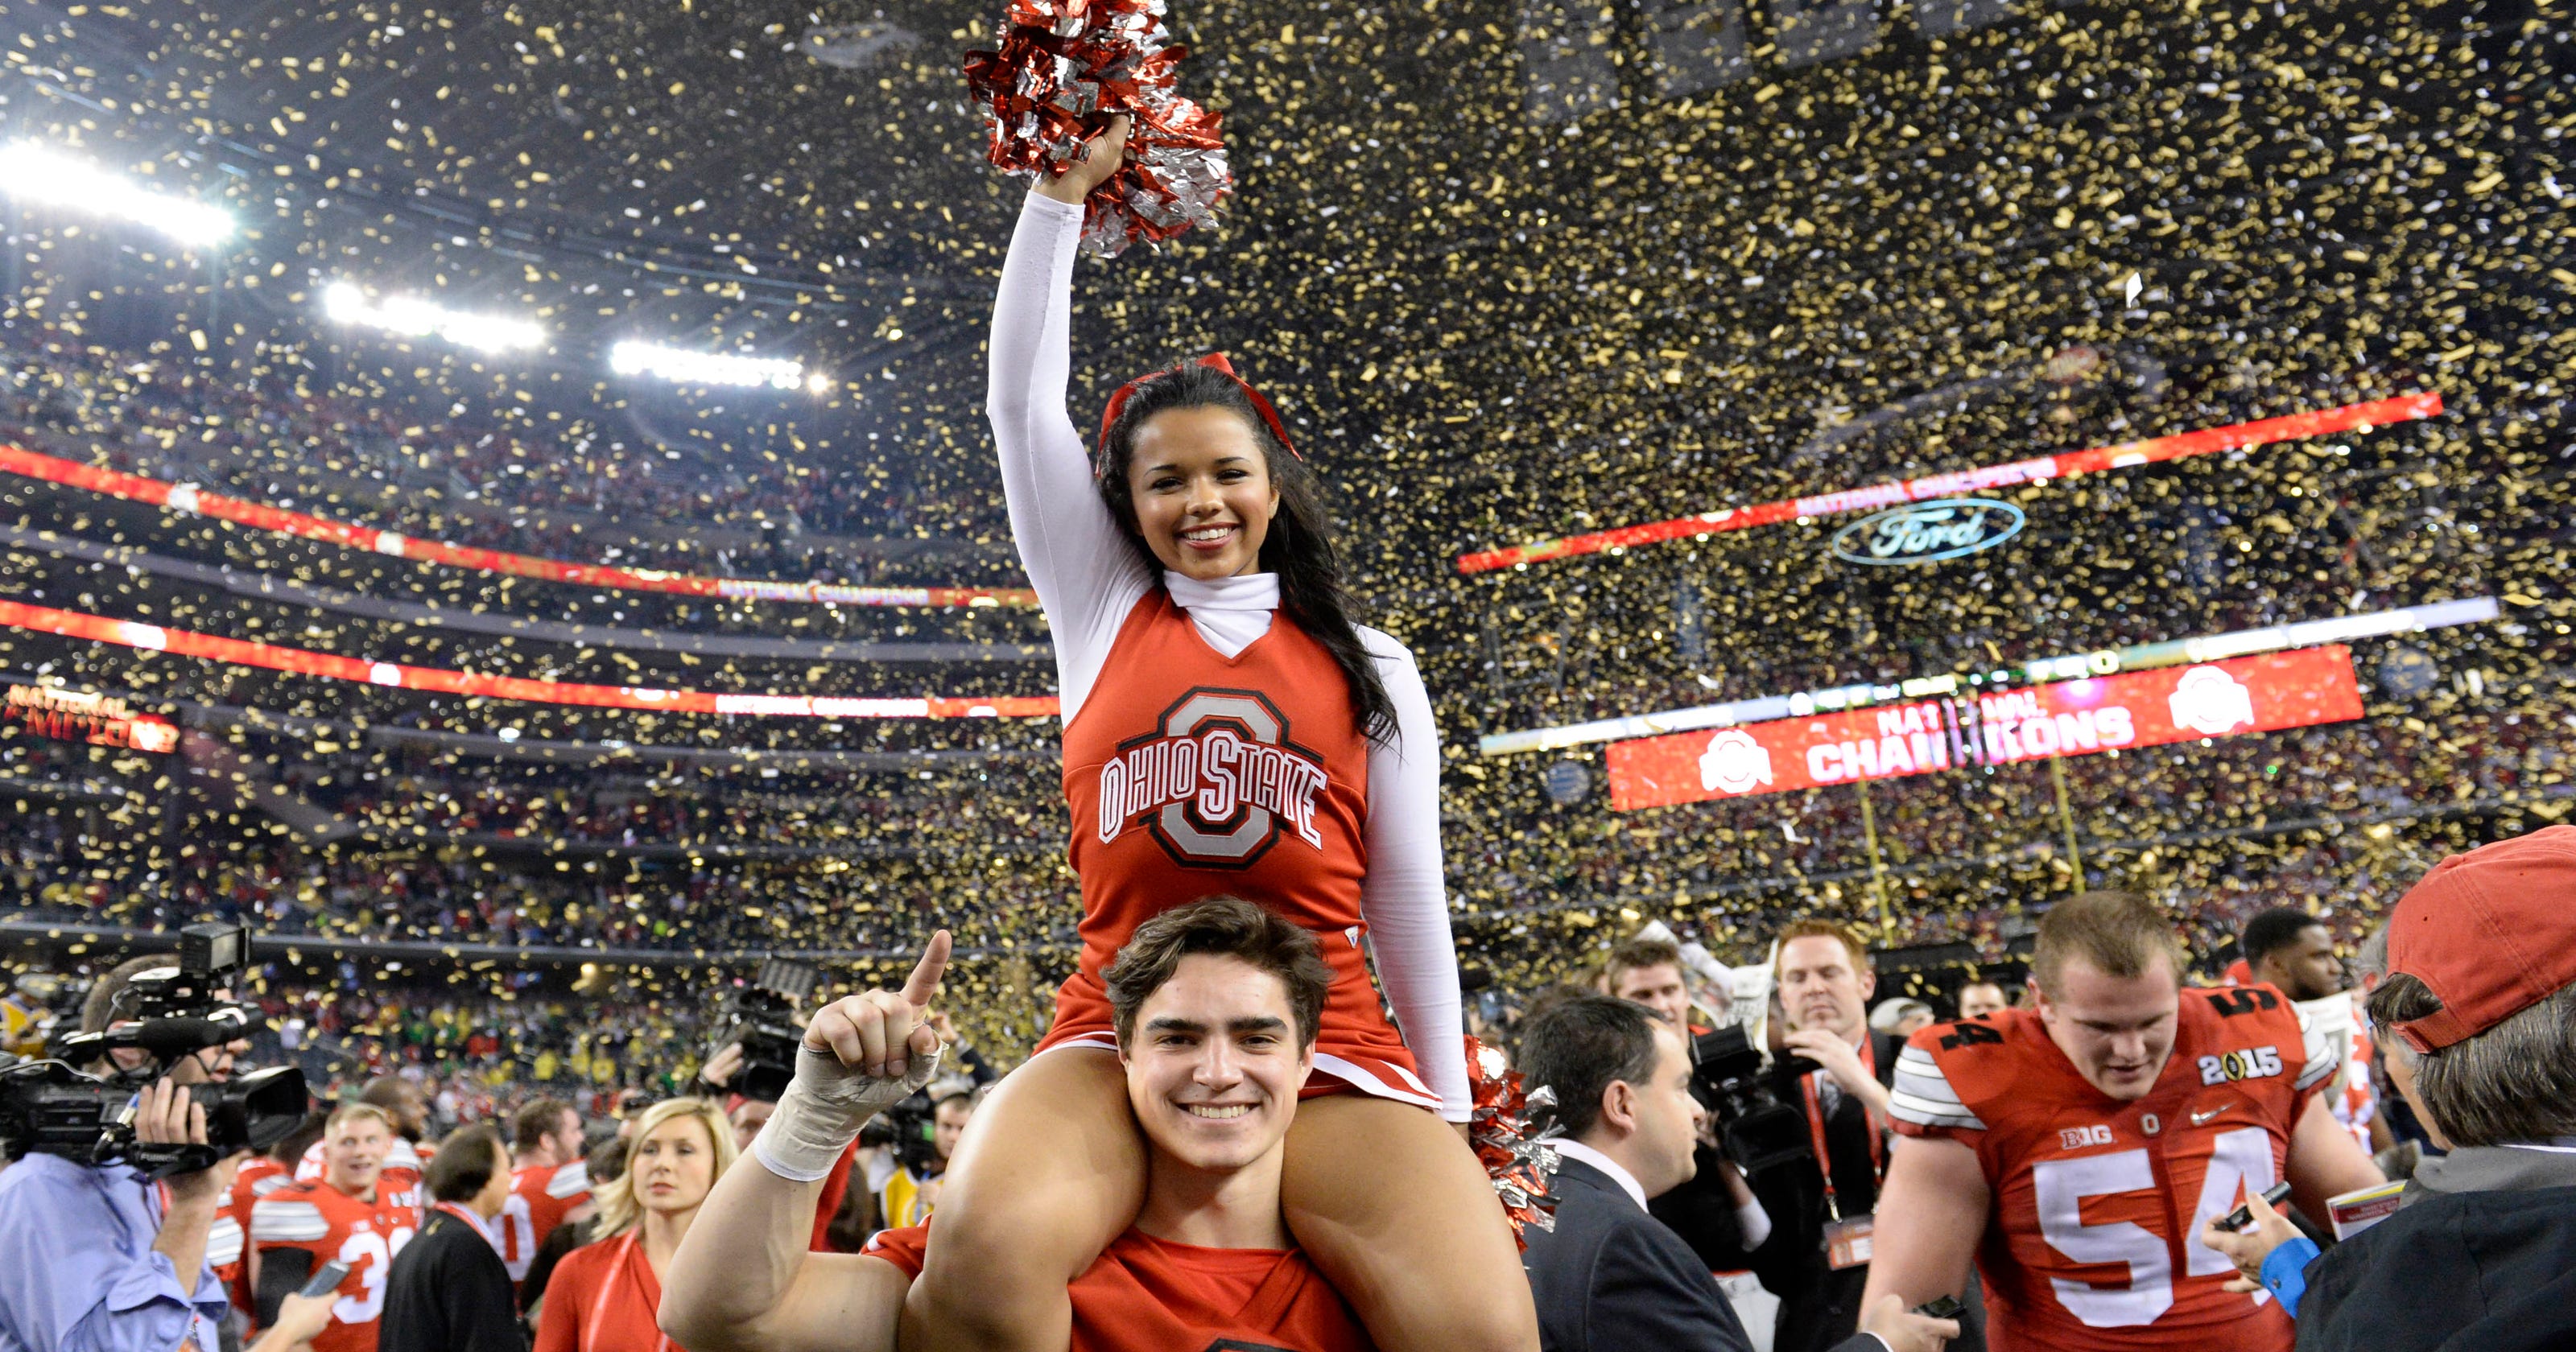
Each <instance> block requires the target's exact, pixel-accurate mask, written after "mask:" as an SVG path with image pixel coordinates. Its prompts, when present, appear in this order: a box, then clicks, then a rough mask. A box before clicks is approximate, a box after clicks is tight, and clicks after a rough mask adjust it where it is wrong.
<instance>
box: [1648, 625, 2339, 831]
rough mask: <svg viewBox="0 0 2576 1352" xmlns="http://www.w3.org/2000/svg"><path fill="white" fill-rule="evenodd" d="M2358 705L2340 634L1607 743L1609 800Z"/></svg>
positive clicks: (1743, 792) (1959, 763)
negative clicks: (2083, 676) (2319, 641)
mask: <svg viewBox="0 0 2576 1352" xmlns="http://www.w3.org/2000/svg"><path fill="white" fill-rule="evenodd" d="M2359 717H2361V689H2360V686H2359V685H2358V683H2357V682H2356V681H2355V680H2354V677H2353V669H2352V650H2351V649H2349V648H2346V647H2343V646H2341V645H2339V644H2338V645H2334V646H2329V647H2323V648H2302V649H2298V650H2295V651H2292V652H2280V653H2265V654H2262V655H2261V656H2256V657H2238V658H2231V659H2228V660H2226V661H2220V662H2203V663H2199V664H2196V665H2193V666H2188V667H2166V668H2162V669H2158V670H2153V671H2136V672H2129V673H2126V674H2124V675H2118V676H2103V677H2097V678H2093V679H2089V680H2080V681H2061V682H2058V683H2056V684H2052V685H2038V686H2029V687H2025V688H2022V689H2018V690H1996V691H1990V692H1981V693H1976V694H1968V695H1959V696H1953V697H1950V698H1945V699H1932V700H1922V701H1918V702H1916V703H1912V704H1897V705H1888V706H1884V707H1880V708H1872V709H1856V710H1853V711H1851V712H1848V713H1836V714H1818V715H1815V716H1813V717H1807V718H1784V719H1779V720H1777V721H1774V722H1769V723H1755V724H1749V725H1745V726H1740V727H1731V728H1719V729H1717V730H1715V731H1713V732H1706V731H1703V732H1685V733H1676V734H1674V735H1672V736H1669V737H1646V738H1639V739H1636V740H1633V741H1626V742H1615V743H1612V744H1611V747H1610V757H1609V760H1610V805H1611V806H1612V807H1613V808H1615V809H1617V810H1619V811H1622V812H1630V811H1635V810H1637V809H1639V808H1649V807H1667V806H1670V805H1672V804H1675V803H1698V802H1706V801H1708V800H1710V799H1716V798H1749V797H1753V796H1755V795H1758V794H1766V793H1787V792H1790V791H1792V790H1795V789H1812V788H1822V787H1825V786H1828V785H1833V784H1850V783H1855V782H1858V781H1861V780H1870V779H1896V778H1900V777H1902V776H1906V775H1920V774H1930V773H1932V772H1934V771H1937V770H1953V769H1960V768H1963V767H1966V766H1972V765H2011V764H2016V763H2019V762H2023V761H2037V760H2047V759H2050V758H2051V757H2056V756H2085V755H2092V754H2094V753H2096V752H2102V751H2117V750H2123V749H2126V748H2129V747H2140V746H2163V745H2167V744H2170V743H2174V742H2187V741H2192V740H2195V739H2197V738H2204V737H2233V736H2237V735H2239V734H2242V733H2249V732H2275V731H2279V730H2280V729H2283V728H2304V727H2311V726H2314V725H2316V724H2320V723H2340V722H2345V721H2347V720H2350V719H2355V718H2359Z"/></svg>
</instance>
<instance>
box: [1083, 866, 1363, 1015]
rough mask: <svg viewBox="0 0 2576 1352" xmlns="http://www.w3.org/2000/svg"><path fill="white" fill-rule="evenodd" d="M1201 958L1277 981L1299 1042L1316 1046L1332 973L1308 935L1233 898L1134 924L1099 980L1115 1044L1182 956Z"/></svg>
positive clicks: (1216, 899) (1270, 913)
mask: <svg viewBox="0 0 2576 1352" xmlns="http://www.w3.org/2000/svg"><path fill="white" fill-rule="evenodd" d="M1201 953H1203V954H1206V955H1208V956H1210V957H1220V958H1234V959H1237V960H1239V961H1242V962H1245V963H1249V964H1251V965H1252V966H1254V967H1257V968H1260V969H1261V970H1262V971H1265V972H1268V973H1270V974H1271V975H1272V976H1275V977H1277V978H1279V984H1281V985H1282V986H1285V987H1287V988H1288V1005H1289V1007H1290V1008H1291V1009H1293V1010H1295V1011H1296V1015H1297V1043H1298V1045H1299V1046H1301V1047H1311V1046H1313V1045H1314V1044H1315V1034H1316V1032H1317V1031H1318V1030H1319V1029H1320V1028H1321V1027H1322V1026H1323V1020H1324V995H1325V993H1326V992H1327V991H1329V990H1331V989H1332V985H1333V969H1332V968H1331V967H1328V966H1326V965H1325V963H1324V954H1323V950H1322V949H1320V948H1318V947H1316V945H1315V936H1314V935H1311V934H1308V933H1307V932H1306V931H1304V930H1303V929H1300V928H1298V927H1297V926H1296V925H1294V924H1291V923H1289V922H1288V921H1287V920H1285V919H1282V918H1281V917H1280V916H1279V915H1278V914H1277V913H1276V912H1273V911H1270V910H1268V909H1266V908H1263V907H1260V906H1255V905H1253V904H1252V903H1251V902H1248V901H1245V900H1243V899H1242V898H1240V897H1209V898H1207V899H1206V900H1204V901H1194V902H1191V903H1190V904H1189V905H1187V906H1175V907H1173V908H1172V909H1171V910H1168V911H1165V912H1163V913H1162V914H1161V915H1158V916H1155V917H1154V918H1153V919H1151V920H1148V921H1146V922H1145V923H1144V924H1141V925H1138V926H1137V927H1136V932H1135V934H1133V935H1131V936H1129V938H1128V940H1127V945H1126V947H1124V948H1121V949H1119V950H1118V956H1117V957H1116V958H1114V959H1112V960H1111V961H1110V964H1109V969H1108V970H1107V971H1104V972H1102V973H1101V974H1100V983H1101V984H1102V985H1103V986H1106V987H1107V988H1108V990H1109V1010H1110V1014H1111V1017H1112V1019H1113V1020H1114V1022H1115V1024H1116V1027H1117V1030H1118V1045H1120V1046H1122V1047H1123V1046H1125V1045H1127V1039H1128V1036H1129V1035H1130V1034H1132V1033H1134V1032H1135V1031H1136V1011H1137V1010H1139V1009H1142V1008H1144V1005H1145V1001H1146V999H1147V998H1148V997H1150V996H1152V995H1153V993H1154V992H1156V991H1158V990H1161V989H1162V988H1163V984H1164V983H1165V982H1167V981H1170V980H1171V979H1172V974H1173V973H1174V972H1177V971H1179V970H1180V967H1181V959H1183V958H1186V957H1189V956H1191V955H1192V954H1201Z"/></svg>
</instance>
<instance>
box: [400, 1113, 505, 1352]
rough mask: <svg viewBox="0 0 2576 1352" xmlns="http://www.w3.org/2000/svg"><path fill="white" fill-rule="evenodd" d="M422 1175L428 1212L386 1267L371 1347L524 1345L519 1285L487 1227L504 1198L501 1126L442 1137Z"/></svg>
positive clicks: (437, 1349)
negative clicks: (382, 1304) (380, 1312)
mask: <svg viewBox="0 0 2576 1352" xmlns="http://www.w3.org/2000/svg"><path fill="white" fill-rule="evenodd" d="M422 1182H423V1183H425V1184H426V1185H427V1186H428V1188H429V1195H430V1199H431V1204H432V1205H431V1210H430V1213H429V1219H428V1221H426V1222H425V1223H423V1225H422V1226H421V1231H420V1233H419V1234H418V1235H417V1236H415V1237H413V1239H412V1241H411V1243H409V1244H406V1245H404V1246H403V1251H402V1252H401V1253H399V1254H396V1255H394V1265H393V1270H392V1271H391V1272H390V1273H388V1274H386V1278H385V1313H384V1323H383V1325H382V1326H381V1331H380V1332H379V1333H378V1335H377V1340H376V1346H377V1352H527V1347H528V1341H527V1338H526V1337H525V1336H524V1335H522V1334H521V1333H520V1331H519V1295H518V1289H517V1287H515V1286H514V1285H512V1283H511V1281H510V1269H509V1265H508V1264H506V1263H504V1262H502V1261H501V1248H500V1245H499V1244H497V1243H495V1242H494V1240H493V1235H492V1223H493V1219H494V1218H495V1217H497V1216H499V1215H500V1214H501V1208H502V1207H504V1206H506V1205H508V1204H509V1200H510V1152H509V1150H508V1149H507V1148H506V1147H504V1146H503V1145H502V1144H501V1133H500V1132H498V1131H495V1130H494V1129H492V1128H491V1127H489V1126H481V1127H469V1128H467V1129H466V1130H464V1131H460V1132H458V1133H456V1134H455V1135H453V1136H450V1137H448V1138H447V1140H446V1141H445V1143H443V1144H441V1145H440V1146H439V1148H438V1153H437V1154H436V1155H433V1156H431V1157H430V1161H429V1168H428V1170H427V1171H426V1172H425V1173H424V1175H423V1177H422Z"/></svg>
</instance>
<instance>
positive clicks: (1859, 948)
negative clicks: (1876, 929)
mask: <svg viewBox="0 0 2576 1352" xmlns="http://www.w3.org/2000/svg"><path fill="white" fill-rule="evenodd" d="M1792 939H1831V940H1833V941H1834V942H1835V943H1838V944H1841V945H1842V946H1843V951H1844V952H1845V953H1849V954H1850V955H1851V960H1852V970H1853V971H1855V972H1866V971H1868V970H1869V948H1868V946H1867V945H1865V944H1863V943H1861V941H1860V936H1859V935H1857V934H1854V933H1852V932H1851V928H1850V927H1849V926H1847V925H1842V924H1839V923H1837V922H1835V921H1831V920H1792V921H1790V922H1789V925H1788V927H1787V928H1786V929H1783V930H1781V931H1780V946H1779V947H1777V948H1775V949H1773V950H1771V951H1772V954H1773V957H1772V959H1771V966H1772V970H1773V971H1774V972H1775V973H1776V972H1777V971H1778V970H1779V966H1780V959H1779V957H1778V955H1779V954H1781V953H1786V952H1788V951H1789V941H1790V940H1792Z"/></svg>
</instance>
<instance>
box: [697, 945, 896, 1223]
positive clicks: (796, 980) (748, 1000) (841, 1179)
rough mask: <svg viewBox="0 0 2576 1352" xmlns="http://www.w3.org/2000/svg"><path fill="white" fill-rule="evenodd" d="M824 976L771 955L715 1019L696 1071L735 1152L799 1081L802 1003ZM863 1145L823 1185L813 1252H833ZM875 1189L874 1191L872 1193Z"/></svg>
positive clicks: (844, 1158) (730, 995)
mask: <svg viewBox="0 0 2576 1352" xmlns="http://www.w3.org/2000/svg"><path fill="white" fill-rule="evenodd" d="M822 979H823V973H822V971H821V970H820V969H819V968H816V967H813V966H811V965H809V964H806V963H801V962H791V961H789V960H787V959H785V958H771V959H768V960H767V961H765V962H763V963H761V964H760V970H759V971H758V972H756V973H754V974H753V976H752V979H751V980H750V981H749V982H746V983H744V984H742V985H740V986H736V987H734V989H733V990H732V991H731V992H729V993H728V994H727V995H726V996H725V1003H724V1008H723V1009H722V1010H721V1011H720V1012H719V1013H718V1014H717V1016H716V1028H717V1032H716V1035H715V1038H714V1040H713V1043H712V1045H711V1047H710V1049H709V1052H708V1055H707V1060H706V1064H705V1065H704V1066H702V1067H700V1068H699V1070H698V1083H699V1084H700V1085H702V1086H704V1091H703V1092H704V1094H705V1096H706V1097H707V1098H708V1099H710V1100H712V1101H714V1102H716V1103H718V1104H719V1105H721V1106H722V1108H723V1110H724V1114H725V1120H726V1125H727V1126H729V1127H730V1128H731V1129H732V1132H733V1136H734V1143H735V1148H736V1149H737V1150H739V1149H742V1148H743V1147H744V1145H745V1144H746V1143H748V1142H749V1141H750V1140H751V1138H752V1137H753V1136H756V1135H758V1134H759V1132H760V1129H761V1127H762V1126H764V1125H766V1124H767V1123H768V1121H769V1116H770V1113H771V1112H772V1111H774V1110H775V1109H776V1107H777V1105H778V1097H779V1095H781V1094H783V1093H785V1092H787V1085H788V1082H789V1081H791V1080H793V1079H794V1078H795V1077H796V1048H797V1045H798V1044H799V1043H800V1042H802V1041H803V1040H804V1036H805V1034H804V1029H803V1026H802V1025H801V1024H800V1023H799V1021H798V1019H797V1014H796V1009H797V1006H798V1005H799V1004H800V1003H801V1002H803V1001H804V1000H805V999H806V998H807V997H809V996H811V995H812V994H813V993H814V988H815V987H816V986H817V985H818V984H820V983H821V981H822ZM862 1144H865V1143H864V1142H852V1143H851V1145H850V1148H849V1149H847V1150H845V1151H843V1152H841V1158H840V1160H839V1162H837V1163H835V1164H834V1165H833V1166H832V1172H831V1173H830V1175H829V1176H827V1177H826V1178H825V1179H824V1181H823V1196H822V1206H821V1208H820V1210H819V1212H818V1214H817V1215H816V1216H815V1219H814V1235H813V1239H812V1243H811V1247H812V1248H813V1250H814V1251H815V1252H817V1253H828V1252H831V1249H832V1244H831V1236H830V1235H829V1234H828V1233H827V1232H828V1231H829V1230H830V1228H831V1224H832V1217H833V1216H835V1215H836V1214H838V1213H839V1211H840V1209H841V1200H842V1199H843V1198H844V1197H846V1196H847V1195H848V1194H849V1190H850V1170H851V1167H852V1166H853V1165H854V1164H855V1163H856V1162H857V1160H858V1157H859V1149H860V1146H861V1145H862ZM869 1190H870V1191H871V1192H873V1191H874V1190H875V1189H874V1187H873V1186H871V1187H870V1189H869Z"/></svg>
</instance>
